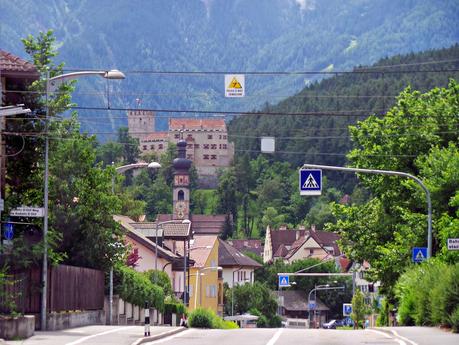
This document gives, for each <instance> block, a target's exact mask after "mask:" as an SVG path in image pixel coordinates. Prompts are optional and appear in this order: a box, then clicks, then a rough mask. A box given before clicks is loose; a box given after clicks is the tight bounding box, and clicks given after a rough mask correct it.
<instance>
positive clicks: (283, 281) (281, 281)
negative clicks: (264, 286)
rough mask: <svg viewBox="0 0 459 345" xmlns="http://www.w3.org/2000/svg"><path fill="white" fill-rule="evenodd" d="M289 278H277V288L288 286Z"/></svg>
mask: <svg viewBox="0 0 459 345" xmlns="http://www.w3.org/2000/svg"><path fill="white" fill-rule="evenodd" d="M289 278H290V277H289V276H279V288H283V287H289V286H290V279H289Z"/></svg>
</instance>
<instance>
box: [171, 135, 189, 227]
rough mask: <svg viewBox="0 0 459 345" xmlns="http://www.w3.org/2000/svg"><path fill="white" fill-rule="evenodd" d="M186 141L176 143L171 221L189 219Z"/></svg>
mask: <svg viewBox="0 0 459 345" xmlns="http://www.w3.org/2000/svg"><path fill="white" fill-rule="evenodd" d="M186 145H187V144H186V141H185V140H180V141H179V142H178V143H177V151H178V157H177V158H175V159H174V161H173V163H172V165H173V167H174V170H175V171H174V183H173V186H172V203H173V211H172V219H189V217H190V172H189V169H190V167H191V161H190V160H189V159H186V158H185V157H186Z"/></svg>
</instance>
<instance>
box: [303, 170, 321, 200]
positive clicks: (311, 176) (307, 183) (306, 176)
mask: <svg viewBox="0 0 459 345" xmlns="http://www.w3.org/2000/svg"><path fill="white" fill-rule="evenodd" d="M321 194H322V170H320V169H300V195H321Z"/></svg>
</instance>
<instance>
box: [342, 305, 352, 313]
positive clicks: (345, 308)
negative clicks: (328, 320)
mask: <svg viewBox="0 0 459 345" xmlns="http://www.w3.org/2000/svg"><path fill="white" fill-rule="evenodd" d="M351 314H352V304H351V303H343V316H349V315H351Z"/></svg>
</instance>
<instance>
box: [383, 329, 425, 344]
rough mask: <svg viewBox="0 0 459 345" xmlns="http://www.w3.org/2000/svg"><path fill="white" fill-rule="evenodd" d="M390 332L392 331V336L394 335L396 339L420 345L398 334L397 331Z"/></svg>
mask: <svg viewBox="0 0 459 345" xmlns="http://www.w3.org/2000/svg"><path fill="white" fill-rule="evenodd" d="M389 331H391V332H392V334H394V335H395V336H396V337H399V338H400V339H403V340H405V341H407V342H409V343H410V344H411V345H418V343H415V342H414V341H413V340H410V339H408V338H406V337H404V336H402V335H400V334H398V333H397V331H394V330H389Z"/></svg>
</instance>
